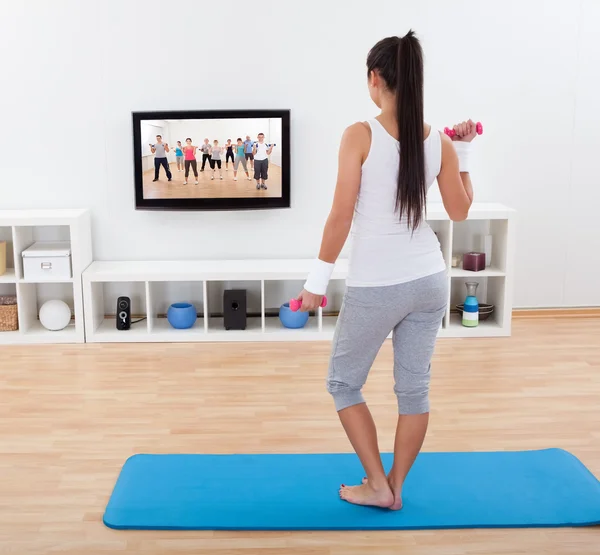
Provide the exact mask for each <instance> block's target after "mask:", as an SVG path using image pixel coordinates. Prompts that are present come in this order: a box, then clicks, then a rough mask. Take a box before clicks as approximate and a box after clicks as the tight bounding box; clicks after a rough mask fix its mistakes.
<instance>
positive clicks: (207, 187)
mask: <svg viewBox="0 0 600 555" xmlns="http://www.w3.org/2000/svg"><path fill="white" fill-rule="evenodd" d="M201 165H202V164H201V162H200V161H198V185H194V182H195V181H196V178H195V177H194V172H193V171H192V169H191V168H190V175H189V177H188V183H187V185H184V184H183V182H184V181H185V172H184V171H181V172H178V171H177V164H176V163H172V164H170V166H169V167H170V168H171V173H172V174H173V177H172V181H171V182H169V181H167V176H166V174H165V169H164V168H161V169H160V174H159V180H158V181H156V182H153V181H152V180H153V179H154V170H153V169H152V170H148V171H146V172H144V198H146V199H157V198H254V197H273V198H279V197H281V167H279V166H276V165H275V164H269V179H268V180H267V187H268V189H267V190H266V191H265V190H264V189H261V190H257V189H256V181H254V170H251V169H250V166H248V172H249V173H250V177H251V178H252V179H251V180H250V181H248V179H247V178H246V174H245V172H244V168H243V166H242V165H241V164H240V166H239V168H238V174H237V178H238V180H237V181H234V180H233V163H232V162H229V169H228V170H227V169H226V168H225V162H223V163H222V166H223V167H222V173H223V180H222V181H221V180H220V179H219V170H218V168H217V169H216V171H215V179H214V180H212V179H211V175H212V172H211V170H210V167H209V165H208V164H206V168H205V169H204V171H203V172H201V171H200V167H201Z"/></svg>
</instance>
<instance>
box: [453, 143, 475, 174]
mask: <svg viewBox="0 0 600 555" xmlns="http://www.w3.org/2000/svg"><path fill="white" fill-rule="evenodd" d="M452 144H453V145H454V149H455V150H456V154H457V155H458V171H460V172H468V171H469V170H470V164H469V159H470V155H471V150H472V145H471V143H467V142H465V141H453V142H452Z"/></svg>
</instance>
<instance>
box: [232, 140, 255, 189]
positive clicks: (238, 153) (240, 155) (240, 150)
mask: <svg viewBox="0 0 600 555" xmlns="http://www.w3.org/2000/svg"><path fill="white" fill-rule="evenodd" d="M244 151H245V147H244V143H243V141H242V139H241V138H238V140H237V146H236V147H235V162H234V164H233V180H234V181H237V180H238V178H237V172H238V168H239V167H240V164H242V166H243V168H244V171H245V172H246V179H247V180H248V181H252V178H251V177H250V174H249V173H248V162H246V157H245V152H244Z"/></svg>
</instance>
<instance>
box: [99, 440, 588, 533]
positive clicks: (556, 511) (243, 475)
mask: <svg viewBox="0 0 600 555" xmlns="http://www.w3.org/2000/svg"><path fill="white" fill-rule="evenodd" d="M383 460H384V466H385V467H386V469H388V468H389V467H390V465H391V462H392V456H391V455H383ZM362 475H363V471H362V467H361V465H360V462H359V461H358V458H357V457H356V455H354V454H332V455H135V456H133V457H131V458H130V459H128V460H127V462H126V463H125V466H124V467H123V469H122V471H121V475H120V476H119V479H118V481H117V484H116V486H115V489H114V491H113V494H112V497H111V498H110V501H109V503H108V506H107V508H106V512H105V514H104V523H105V524H106V525H107V526H109V527H111V528H121V529H125V528H127V529H163V530H164V529H169V530H390V529H398V530H400V529H420V528H496V527H508V528H512V527H535V526H553V527H556V526H584V525H593V524H600V482H598V480H597V479H596V478H595V477H594V476H593V475H592V474H591V473H590V472H589V471H588V470H587V469H586V467H585V466H584V465H583V464H582V463H581V462H580V461H579V460H578V459H577V458H575V457H574V456H573V455H571V454H570V453H568V452H566V451H563V450H561V449H546V450H542V451H519V452H494V453H421V454H420V455H419V457H418V458H417V461H416V462H415V465H414V467H413V469H412V470H411V472H410V475H409V477H408V480H407V481H406V484H405V487H404V495H403V501H404V508H403V509H402V510H401V511H390V510H387V509H377V508H373V507H358V506H356V505H351V504H349V503H346V502H344V501H342V500H340V499H339V497H338V493H337V492H338V488H339V484H340V482H342V483H345V484H357V483H360V480H361V478H362Z"/></svg>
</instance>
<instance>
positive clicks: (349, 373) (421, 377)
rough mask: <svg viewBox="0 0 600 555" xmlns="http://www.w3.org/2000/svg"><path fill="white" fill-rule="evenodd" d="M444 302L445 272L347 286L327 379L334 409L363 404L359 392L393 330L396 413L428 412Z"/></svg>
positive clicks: (446, 283) (446, 285)
mask: <svg viewBox="0 0 600 555" xmlns="http://www.w3.org/2000/svg"><path fill="white" fill-rule="evenodd" d="M447 302H448V279H447V275H446V272H445V271H443V272H439V273H437V274H433V275H430V276H427V277H424V278H420V279H416V280H413V281H409V282H406V283H400V284H398V285H390V286H384V287H347V289H346V294H345V295H344V301H343V304H342V310H341V312H340V316H339V318H338V322H337V326H336V329H335V335H334V338H333V346H332V350H331V360H330V363H329V373H328V376H327V391H329V393H331V395H332V396H333V400H334V401H335V408H336V410H338V411H340V410H342V409H345V408H348V407H351V406H353V405H358V404H360V403H364V402H365V400H364V398H363V396H362V392H361V389H362V387H363V385H364V384H365V382H366V381H367V376H368V374H369V370H370V369H371V365H372V364H373V361H374V360H375V357H376V356H377V353H378V352H379V349H380V348H381V345H382V344H383V342H384V340H385V339H386V337H387V336H388V335H389V334H390V332H392V331H393V339H392V341H393V346H394V381H395V385H394V392H395V393H396V397H397V398H398V412H399V413H400V414H423V413H426V412H429V377H430V368H431V357H432V355H433V349H434V346H435V340H436V337H437V333H438V330H439V328H440V325H441V323H442V319H443V317H444V313H445V312H446V305H447Z"/></svg>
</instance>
